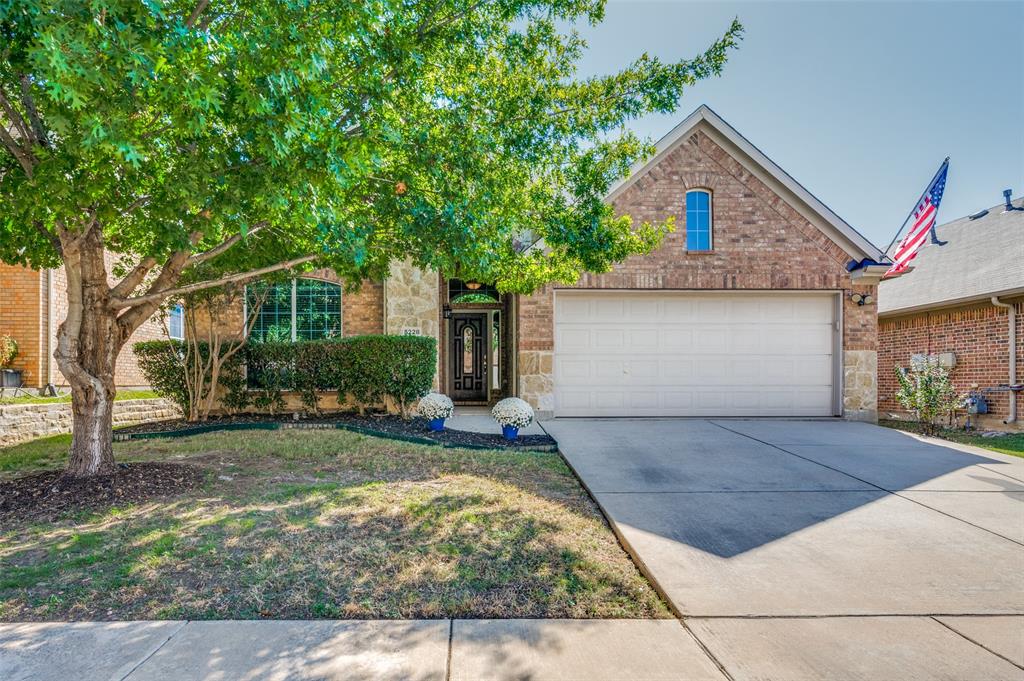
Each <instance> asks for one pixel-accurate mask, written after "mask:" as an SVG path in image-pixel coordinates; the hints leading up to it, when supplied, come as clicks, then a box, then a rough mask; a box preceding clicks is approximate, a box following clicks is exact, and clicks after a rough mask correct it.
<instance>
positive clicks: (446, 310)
mask: <svg viewBox="0 0 1024 681" xmlns="http://www.w3.org/2000/svg"><path fill="white" fill-rule="evenodd" d="M441 312H442V313H443V315H444V318H445V319H451V318H452V306H451V305H449V304H448V303H445V304H444V305H443V306H442V307H441Z"/></svg>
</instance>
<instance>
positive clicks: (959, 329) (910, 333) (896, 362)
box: [878, 199, 1024, 428]
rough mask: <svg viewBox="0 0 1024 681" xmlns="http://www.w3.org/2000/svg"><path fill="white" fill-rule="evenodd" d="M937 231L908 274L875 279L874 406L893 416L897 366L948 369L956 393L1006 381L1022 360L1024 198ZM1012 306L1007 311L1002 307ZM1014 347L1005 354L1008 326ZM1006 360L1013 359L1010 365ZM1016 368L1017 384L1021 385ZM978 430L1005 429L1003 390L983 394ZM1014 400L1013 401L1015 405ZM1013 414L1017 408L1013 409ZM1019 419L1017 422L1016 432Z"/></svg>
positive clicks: (1008, 397) (1008, 403)
mask: <svg viewBox="0 0 1024 681" xmlns="http://www.w3.org/2000/svg"><path fill="white" fill-rule="evenodd" d="M1009 206H1012V207H1013V209H1011V210H1007V204H1001V205H998V206H994V207H992V208H989V209H988V210H987V211H982V212H980V213H977V214H975V215H973V216H970V217H965V218H961V219H959V220H954V221H953V222H949V223H946V224H944V225H940V226H938V227H936V229H935V233H936V236H937V237H938V239H939V240H940V241H945V242H946V244H945V245H941V246H940V245H937V244H933V243H927V244H925V246H924V247H923V248H922V249H921V251H920V252H919V254H918V256H917V258H916V259H915V260H914V267H913V270H912V271H911V272H910V273H908V274H905V275H903V276H901V277H898V278H895V279H891V280H889V279H887V280H885V281H883V282H882V284H881V286H880V290H879V301H878V316H879V322H878V344H879V353H878V384H879V407H880V409H881V410H882V411H884V412H892V413H894V414H898V413H900V411H901V407H900V405H899V404H898V403H897V402H896V401H895V399H894V395H895V393H896V390H897V388H898V386H897V381H896V376H895V371H896V367H907V366H909V364H910V360H911V358H912V357H913V356H914V355H918V354H922V355H933V356H939V357H940V358H942V360H943V361H944V362H945V363H947V364H952V365H953V366H952V370H951V376H952V379H953V382H954V384H955V386H956V388H957V390H958V391H961V392H966V391H968V390H970V389H971V388H972V386H974V385H977V386H978V388H979V389H981V390H983V391H984V390H991V389H993V388H999V386H1000V385H1008V384H1010V383H1011V379H1010V373H1011V364H1012V363H1014V364H1016V366H1017V367H1020V366H1021V361H1022V359H1024V199H1017V200H1015V201H1012V202H1010V203H1009ZM1007 306H1012V307H1007ZM1011 315H1012V319H1013V324H1014V327H1015V328H1014V333H1013V335H1014V336H1015V341H1014V344H1015V346H1016V347H1015V348H1014V351H1013V354H1012V355H1011V345H1010V343H1011V341H1010V336H1011V333H1010V323H1011ZM1011 359H1012V362H1011ZM1021 380H1022V379H1021V370H1020V369H1018V370H1017V378H1016V382H1017V383H1020V382H1021ZM984 395H985V398H986V401H987V402H988V406H989V412H990V414H989V416H988V417H987V418H982V419H981V420H980V421H981V424H982V426H984V427H994V428H999V427H1005V425H1006V424H1004V423H1003V422H1004V421H1006V420H1007V419H1010V417H1011V416H1012V414H1011V411H1012V404H1013V402H1014V401H1015V400H1014V398H1013V396H1012V394H1011V393H1009V392H1005V391H1002V392H996V391H993V392H987V393H984ZM1016 401H1018V402H1019V400H1016ZM1018 411H1019V410H1018ZM1019 418H1020V415H1019V414H1018V420H1017V421H1016V423H1013V424H1010V425H1011V426H1012V427H1014V428H1020V427H1021V423H1020V420H1019Z"/></svg>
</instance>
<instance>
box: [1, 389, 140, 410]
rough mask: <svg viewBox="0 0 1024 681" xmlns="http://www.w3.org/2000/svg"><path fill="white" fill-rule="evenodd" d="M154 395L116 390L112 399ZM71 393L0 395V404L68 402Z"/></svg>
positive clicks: (137, 398) (136, 398)
mask: <svg viewBox="0 0 1024 681" xmlns="http://www.w3.org/2000/svg"><path fill="white" fill-rule="evenodd" d="M154 397H159V395H157V394H156V393H155V392H153V391H152V390H118V391H117V395H115V396H114V401H115V402H119V401H121V400H149V399H152V398H154ZM70 401H71V393H67V394H66V395H58V396H57V397H42V396H41V395H18V396H17V397H14V396H7V397H0V405H4V406H7V405H18V404H53V403H58V402H70Z"/></svg>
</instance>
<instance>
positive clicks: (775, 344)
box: [555, 291, 835, 416]
mask: <svg viewBox="0 0 1024 681" xmlns="http://www.w3.org/2000/svg"><path fill="white" fill-rule="evenodd" d="M833 310H834V296H831V295H780V294H750V295H706V294H672V293H666V294H653V293H652V294H628V293H622V292H611V291H605V292H600V293H597V292H595V293H587V294H577V293H569V294H565V295H563V294H559V295H558V296H557V301H556V320H555V338H556V348H555V352H556V355H555V385H556V388H555V390H556V412H557V413H558V414H559V415H564V416H688V415H692V416H729V415H735V416H759V415H761V416H827V415H831V414H832V411H833V408H832V399H833V389H832V382H833V380H834V379H833V376H834V362H835V358H834V356H833V343H834V334H835V330H834V323H833V315H834V311H833Z"/></svg>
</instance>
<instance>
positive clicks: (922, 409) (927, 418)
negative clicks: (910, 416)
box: [896, 356, 960, 432]
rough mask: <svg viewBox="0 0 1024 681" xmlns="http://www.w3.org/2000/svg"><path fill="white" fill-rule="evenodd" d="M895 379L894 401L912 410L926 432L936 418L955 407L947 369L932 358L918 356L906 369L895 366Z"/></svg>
mask: <svg viewBox="0 0 1024 681" xmlns="http://www.w3.org/2000/svg"><path fill="white" fill-rule="evenodd" d="M896 380H897V381H899V385H900V388H899V390H898V391H897V392H896V400H897V401H899V403H900V404H901V405H903V407H904V408H905V409H908V410H909V411H911V412H913V413H914V415H915V416H916V417H917V420H918V421H920V422H921V423H922V424H923V425H924V427H925V430H926V431H928V432H934V431H935V430H937V427H938V424H937V423H936V421H937V420H938V419H939V418H940V417H943V416H948V415H949V414H950V413H952V411H953V410H954V409H956V408H957V406H959V402H960V399H959V398H958V397H957V394H956V391H955V390H954V389H953V384H952V382H951V381H950V380H949V372H947V371H946V370H945V369H944V368H943V367H942V366H940V365H939V362H938V360H937V359H935V358H931V357H927V356H918V357H915V358H914V359H913V360H911V363H910V369H904V368H902V367H896Z"/></svg>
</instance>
